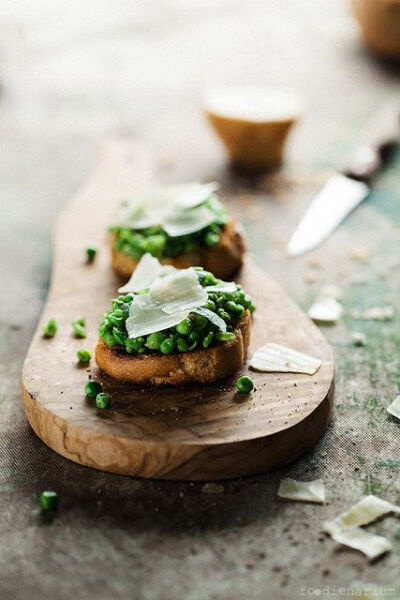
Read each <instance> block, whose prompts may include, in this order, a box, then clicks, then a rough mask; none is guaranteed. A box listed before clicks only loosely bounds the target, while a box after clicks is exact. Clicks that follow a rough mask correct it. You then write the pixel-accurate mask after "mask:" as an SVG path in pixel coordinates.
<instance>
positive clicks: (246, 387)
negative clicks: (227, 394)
mask: <svg viewBox="0 0 400 600" xmlns="http://www.w3.org/2000/svg"><path fill="white" fill-rule="evenodd" d="M236 387H237V389H238V392H240V393H241V394H249V393H250V392H251V391H252V390H254V382H253V380H252V379H251V377H247V375H242V377H239V378H238V379H237V381H236Z"/></svg>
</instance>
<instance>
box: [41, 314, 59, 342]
mask: <svg viewBox="0 0 400 600" xmlns="http://www.w3.org/2000/svg"><path fill="white" fill-rule="evenodd" d="M56 333H57V321H56V320H55V319H54V318H52V319H50V320H49V321H48V322H47V323H46V325H44V327H43V337H46V338H51V337H54V336H55V335H56Z"/></svg>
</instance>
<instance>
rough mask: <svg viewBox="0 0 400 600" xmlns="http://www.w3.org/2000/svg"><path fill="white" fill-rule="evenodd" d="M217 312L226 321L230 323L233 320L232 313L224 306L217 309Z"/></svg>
mask: <svg viewBox="0 0 400 600" xmlns="http://www.w3.org/2000/svg"><path fill="white" fill-rule="evenodd" d="M217 313H218V314H219V316H220V317H221V319H223V320H224V321H225V322H226V323H229V321H230V320H231V315H230V314H229V313H227V312H226V310H224V309H223V308H219V309H218V310H217Z"/></svg>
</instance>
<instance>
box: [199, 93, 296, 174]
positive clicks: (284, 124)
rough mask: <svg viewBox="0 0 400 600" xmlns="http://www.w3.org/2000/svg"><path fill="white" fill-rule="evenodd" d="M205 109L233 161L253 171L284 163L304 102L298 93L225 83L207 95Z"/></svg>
mask: <svg viewBox="0 0 400 600" xmlns="http://www.w3.org/2000/svg"><path fill="white" fill-rule="evenodd" d="M204 109H205V112H206V114H207V116H208V118H209V120H210V122H211V124H212V125H213V127H214V129H215V130H216V132H217V133H218V135H219V136H220V138H221V140H222V141H223V143H224V145H225V146H226V148H227V150H228V152H229V154H230V157H231V159H232V161H233V163H234V164H236V165H238V166H240V167H241V168H244V169H246V170H250V171H254V170H267V169H272V168H275V167H277V166H278V165H279V164H280V163H281V161H282V156H283V151H284V146H285V141H286V137H287V134H288V132H289V130H290V128H291V127H292V125H293V124H294V123H295V122H296V120H297V119H298V117H299V115H300V113H301V103H300V101H299V99H298V98H297V97H296V96H295V95H292V94H287V93H283V92H280V91H277V90H269V89H265V88H251V87H224V88H219V89H214V90H211V91H210V92H208V93H207V94H206V95H205V98H204Z"/></svg>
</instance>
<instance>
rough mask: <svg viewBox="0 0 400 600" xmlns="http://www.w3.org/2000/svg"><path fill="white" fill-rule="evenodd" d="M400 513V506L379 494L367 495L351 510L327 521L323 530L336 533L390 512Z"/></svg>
mask: <svg viewBox="0 0 400 600" xmlns="http://www.w3.org/2000/svg"><path fill="white" fill-rule="evenodd" d="M391 512H393V513H395V514H400V506H396V505H395V504H391V503H390V502H386V500H382V498H378V497H377V496H373V495H372V494H371V495H370V496H365V497H364V498H362V499H361V500H360V501H359V502H357V503H356V504H354V505H353V506H352V507H351V508H349V510H347V511H345V512H343V513H341V514H340V515H338V516H337V517H336V518H335V519H333V520H332V521H325V523H323V525H322V529H323V531H325V532H326V533H329V534H330V535H333V534H336V533H337V532H338V531H342V530H343V529H346V528H347V527H360V526H361V525H367V524H368V523H372V522H373V521H376V519H379V518H380V517H383V516H384V515H387V514H389V513H391Z"/></svg>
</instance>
